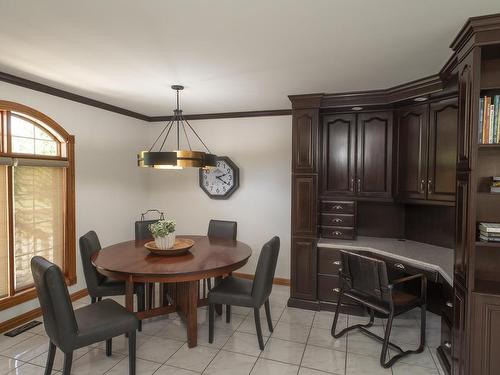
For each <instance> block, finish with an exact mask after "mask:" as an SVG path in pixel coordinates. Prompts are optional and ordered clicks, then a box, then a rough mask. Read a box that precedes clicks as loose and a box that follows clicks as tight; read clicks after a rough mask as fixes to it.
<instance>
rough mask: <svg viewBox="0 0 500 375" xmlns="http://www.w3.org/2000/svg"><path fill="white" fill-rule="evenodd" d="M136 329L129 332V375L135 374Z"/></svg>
mask: <svg viewBox="0 0 500 375" xmlns="http://www.w3.org/2000/svg"><path fill="white" fill-rule="evenodd" d="M135 336H136V333H135V331H132V332H129V334H128V373H129V375H135V367H136V364H135V351H136V346H135Z"/></svg>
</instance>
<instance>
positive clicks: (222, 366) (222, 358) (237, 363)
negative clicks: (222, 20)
mask: <svg viewBox="0 0 500 375" xmlns="http://www.w3.org/2000/svg"><path fill="white" fill-rule="evenodd" d="M255 361H257V358H255V357H252V356H249V355H245V354H239V353H231V352H226V351H224V350H221V351H220V352H219V353H218V354H217V355H216V356H215V358H214V359H213V361H212V362H211V363H210V364H209V365H208V367H207V368H206V370H205V371H204V372H203V374H206V375H248V374H250V371H251V370H252V367H253V365H254V363H255Z"/></svg>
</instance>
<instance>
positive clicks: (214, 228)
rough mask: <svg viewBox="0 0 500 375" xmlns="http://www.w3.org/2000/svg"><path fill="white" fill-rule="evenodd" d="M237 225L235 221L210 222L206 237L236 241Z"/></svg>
mask: <svg viewBox="0 0 500 375" xmlns="http://www.w3.org/2000/svg"><path fill="white" fill-rule="evenodd" d="M237 230H238V223H237V222H236V221H225V220H213V219H212V220H210V222H209V223H208V233H207V236H208V237H210V238H227V239H230V240H233V241H236V234H237Z"/></svg>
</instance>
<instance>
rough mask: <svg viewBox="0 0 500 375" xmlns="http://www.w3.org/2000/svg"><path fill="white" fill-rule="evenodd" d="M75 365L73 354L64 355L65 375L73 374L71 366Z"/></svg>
mask: <svg viewBox="0 0 500 375" xmlns="http://www.w3.org/2000/svg"><path fill="white" fill-rule="evenodd" d="M72 363H73V352H69V353H64V367H63V375H70V374H71V364H72Z"/></svg>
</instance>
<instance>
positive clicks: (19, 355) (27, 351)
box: [0, 335, 49, 362]
mask: <svg viewBox="0 0 500 375" xmlns="http://www.w3.org/2000/svg"><path fill="white" fill-rule="evenodd" d="M47 350H49V340H48V339H47V338H46V337H44V336H39V335H34V336H31V337H29V339H27V340H24V341H21V342H19V343H18V344H16V345H13V346H11V347H10V348H8V349H5V350H4V351H2V352H1V353H0V354H2V355H4V356H6V357H10V358H15V359H19V360H21V361H25V362H27V361H29V360H30V359H33V358H35V357H38V356H39V355H40V354H42V353H44V352H46V351H47Z"/></svg>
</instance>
